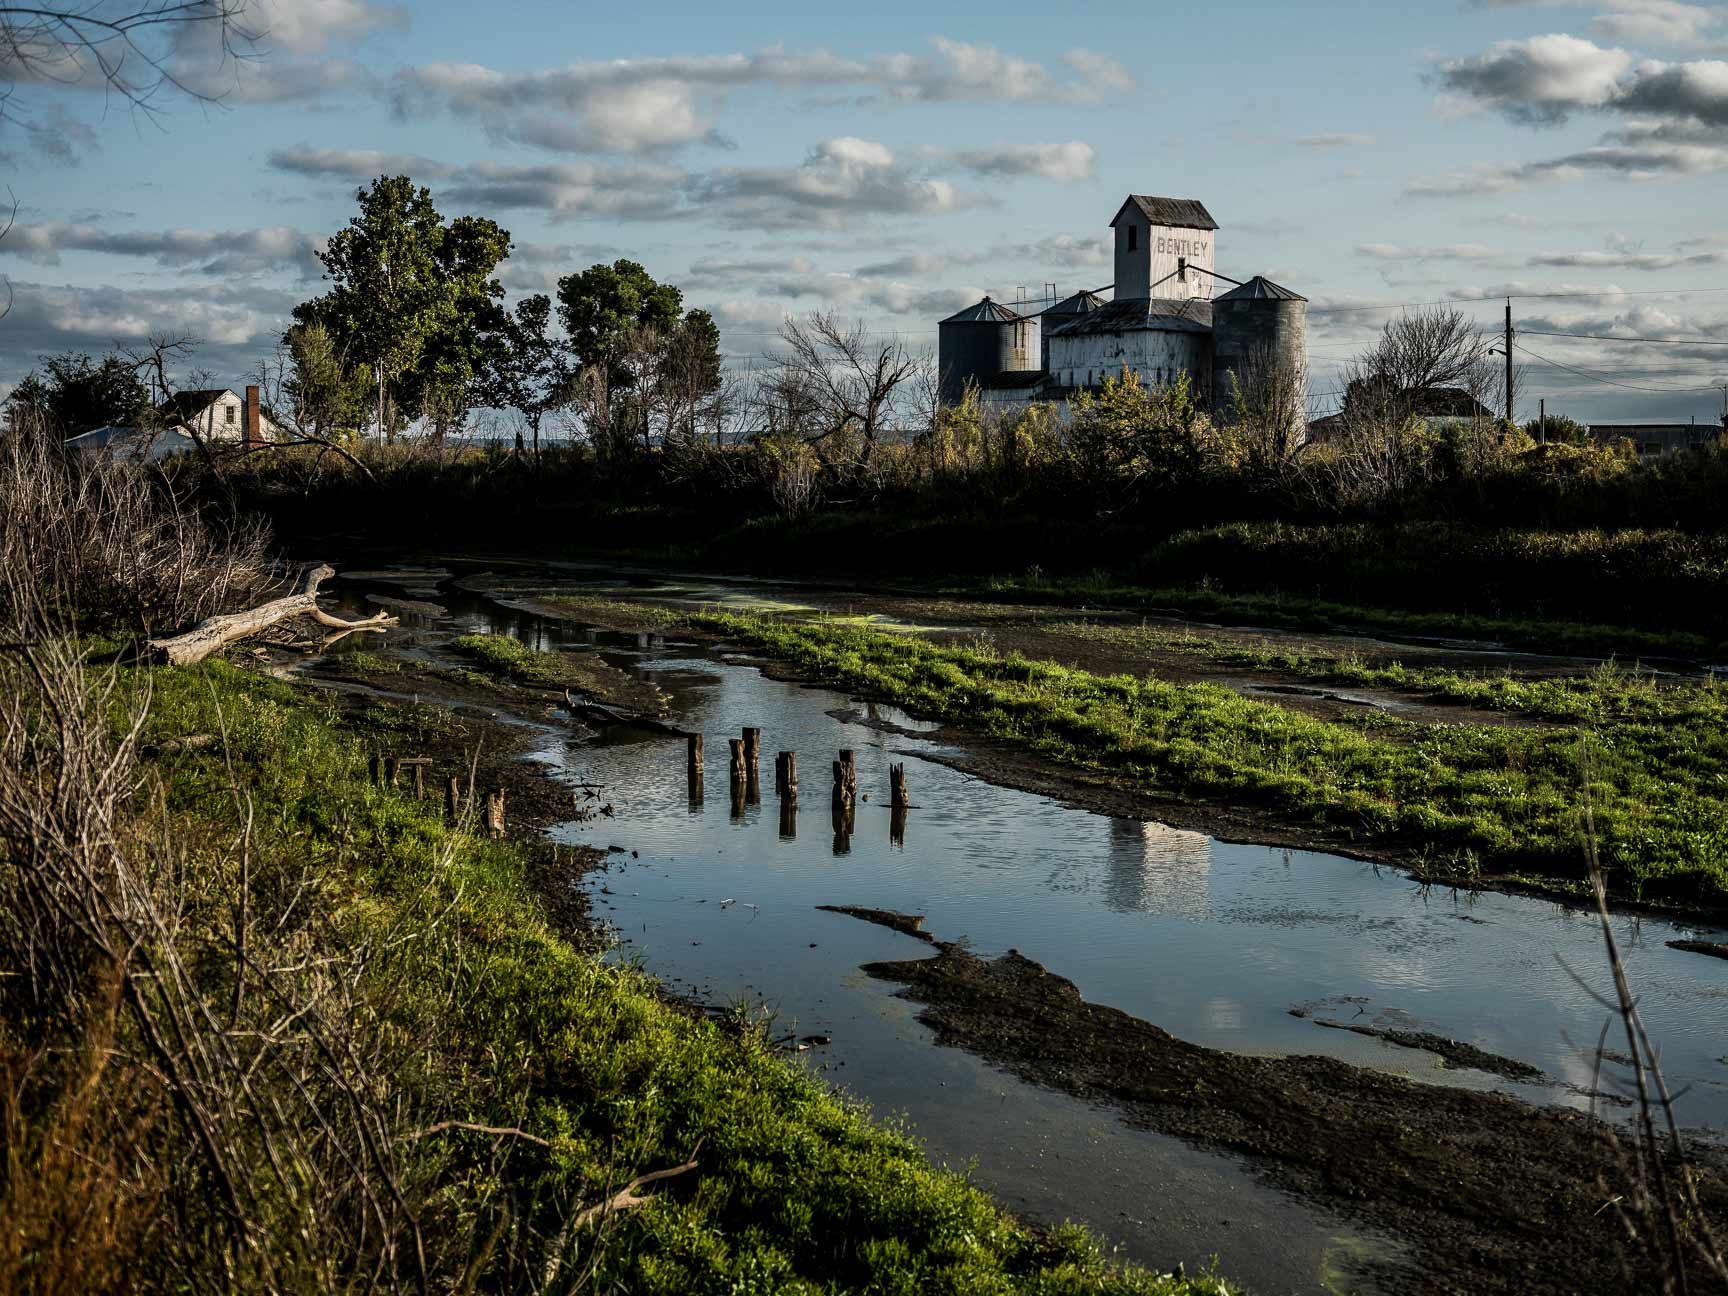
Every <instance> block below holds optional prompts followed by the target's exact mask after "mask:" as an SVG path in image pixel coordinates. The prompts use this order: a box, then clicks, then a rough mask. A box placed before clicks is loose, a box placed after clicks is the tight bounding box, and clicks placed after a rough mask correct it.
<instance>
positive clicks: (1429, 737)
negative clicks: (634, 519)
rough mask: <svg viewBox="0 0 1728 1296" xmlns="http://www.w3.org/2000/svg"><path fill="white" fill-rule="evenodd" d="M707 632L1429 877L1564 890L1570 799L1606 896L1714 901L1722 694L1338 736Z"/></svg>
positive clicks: (1198, 694) (910, 657)
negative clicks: (1499, 879) (1381, 851)
mask: <svg viewBox="0 0 1728 1296" xmlns="http://www.w3.org/2000/svg"><path fill="white" fill-rule="evenodd" d="M695 621H696V623H697V624H699V625H701V626H702V627H704V628H705V629H708V630H710V631H712V632H715V633H718V634H722V635H725V636H727V637H729V638H733V639H736V640H739V641H741V642H743V643H746V644H749V645H751V646H752V647H755V648H758V649H760V650H763V651H765V652H767V653H770V654H772V655H774V656H776V657H780V658H783V659H785V660H787V661H789V662H791V663H793V664H794V665H796V666H797V667H798V668H800V669H801V670H804V671H807V672H809V673H811V674H813V675H817V676H820V677H822V678H825V679H829V680H833V681H835V682H837V683H839V684H841V685H843V686H845V687H847V688H852V689H857V690H859V691H862V692H865V693H868V694H870V695H872V696H876V697H881V698H884V699H887V700H890V701H893V702H897V703H899V704H901V705H903V706H906V707H907V708H909V709H911V710H913V711H915V712H917V713H919V714H922V715H926V716H931V717H935V718H939V719H943V720H948V721H953V722H955V723H958V724H962V725H964V726H966V727H967V728H969V729H972V730H974V731H976V732H981V733H984V734H987V735H990V736H992V737H997V738H1002V739H1007V740H1010V741H1012V742H1013V743H1015V744H1016V745H1017V746H1019V747H1021V748H1023V749H1025V750H1027V751H1031V752H1034V753H1036V754H1039V755H1041V756H1044V757H1047V758H1049V759H1052V760H1054V761H1056V762H1058V763H1061V764H1066V765H1072V766H1075V767H1079V768H1082V769H1086V770H1092V771H1099V772H1103V773H1106V774H1109V775H1111V776H1115V777H1119V778H1121V779H1124V780H1127V781H1129V782H1131V783H1133V784H1137V785H1140V786H1142V787H1144V788H1146V789H1147V790H1149V791H1153V792H1158V793H1163V794H1168V795H1175V796H1180V797H1183V798H1189V799H1194V800H1200V801H1209V802H1217V803H1224V804H1230V805H1246V806H1258V807H1263V808H1264V809H1265V810H1267V811H1269V812H1270V813H1272V814H1273V815H1275V816H1278V817H1282V818H1283V819H1285V820H1287V821H1290V822H1293V823H1299V824H1313V825H1317V826H1320V827H1323V828H1325V829H1327V830H1329V831H1331V832H1333V833H1336V834H1340V835H1342V836H1345V837H1347V838H1351V839H1358V840H1362V841H1364V842H1373V843H1375V844H1377V845H1388V844H1396V845H1400V846H1402V847H1404V848H1405V849H1407V850H1409V851H1410V852H1412V853H1413V854H1415V855H1417V856H1418V857H1421V858H1424V859H1425V860H1426V861H1427V863H1428V865H1429V867H1431V868H1433V869H1435V870H1436V871H1451V872H1454V873H1456V874H1462V875H1465V876H1470V875H1474V874H1477V873H1479V872H1481V871H1492V872H1513V873H1526V874H1540V875H1543V876H1546V877H1551V878H1552V877H1559V878H1575V877H1578V876H1579V875H1580V874H1581V872H1582V867H1581V851H1580V815H1579V811H1580V806H1581V804H1582V802H1583V797H1584V789H1585V787H1586V786H1588V789H1589V795H1590V800H1591V802H1592V805H1593V809H1594V816H1595V827H1596V832H1597V835H1598V840H1599V845H1600V849H1601V851H1602V855H1603V859H1604V862H1605V864H1606V865H1607V867H1608V869H1609V876H1610V880H1611V882H1612V884H1613V885H1614V886H1615V887H1616V889H1617V890H1619V891H1621V892H1622V893H1625V894H1630V895H1634V896H1638V897H1642V898H1645V899H1651V900H1657V899H1661V900H1669V901H1680V902H1696V903H1703V904H1708V905H1721V904H1723V903H1725V902H1728V695H1724V694H1721V693H1718V692H1717V691H1716V690H1713V689H1692V690H1686V691H1683V692H1676V693H1673V694H1666V693H1664V694H1656V693H1654V692H1653V691H1651V690H1650V689H1648V687H1647V686H1645V685H1642V684H1639V683H1637V682H1635V681H1630V680H1624V679H1622V678H1620V677H1613V676H1607V677H1603V679H1602V680H1601V681H1599V682H1596V683H1591V682H1588V681H1586V682H1582V683H1578V684H1575V685H1571V686H1556V687H1561V688H1571V689H1575V690H1578V691H1577V692H1576V693H1565V694H1561V695H1556V696H1553V697H1550V695H1549V693H1548V692H1547V691H1545V689H1546V687H1547V686H1544V685H1539V684H1530V685H1515V684H1512V683H1510V682H1506V683H1503V684H1502V683H1494V682H1489V683H1486V684H1484V685H1483V687H1484V688H1486V689H1488V690H1489V691H1490V693H1493V694H1495V695H1497V696H1498V698H1499V700H1500V701H1501V702H1502V703H1505V702H1508V701H1524V702H1527V703H1528V704H1529V705H1530V706H1532V707H1533V708H1538V709H1539V708H1540V707H1542V706H1554V707H1564V708H1570V709H1573V710H1576V711H1578V712H1580V713H1581V714H1584V715H1586V716H1587V717H1588V718H1589V720H1590V723H1589V724H1588V725H1587V726H1585V727H1580V728H1567V729H1547V728H1529V727H1525V728H1519V727H1508V726H1471V725H1419V724H1413V723H1409V722H1405V721H1400V720H1396V719H1393V718H1391V717H1387V716H1380V715H1374V716H1369V717H1365V718H1364V719H1362V720H1361V721H1360V722H1358V723H1354V724H1338V723H1331V722H1328V721H1324V720H1318V719H1314V718H1312V717H1309V716H1306V715H1302V714H1299V713H1295V712H1292V711H1289V710H1287V709H1285V708H1282V707H1279V706H1276V705H1274V704H1272V703H1268V702H1260V701H1254V700H1250V699H1247V698H1244V697H1242V696H1240V695H1239V694H1237V693H1235V692H1232V691H1231V690H1229V689H1226V688H1223V687H1221V686H1216V685H1210V684H1170V683H1165V682H1163V681H1161V680H1158V679H1155V678H1150V677H1148V678H1134V677H1132V676H1126V675H1123V676H1114V677H1108V678H1106V677H1100V676H1097V675H1092V674H1088V673H1086V672H1084V671H1078V670H1069V669H1066V668H1064V667H1061V666H1057V665H1053V664H1051V663H1048V662H1037V661H1028V660H1025V659H1024V658H1021V657H1018V656H1002V655H1000V654H998V653H996V652H994V651H992V650H990V649H988V648H984V647H971V648H965V647H939V646H936V645H932V644H930V643H927V642H923V641H920V640H916V639H911V638H908V637H906V636H902V635H885V634H880V633H873V632H871V631H868V630H864V629H859V628H855V627H844V626H833V625H824V624H819V623H818V624H803V625H798V624H790V623H785V622H778V621H773V620H769V619H766V618H760V617H741V616H733V615H727V614H706V615H702V616H699V617H697V618H695Z"/></svg>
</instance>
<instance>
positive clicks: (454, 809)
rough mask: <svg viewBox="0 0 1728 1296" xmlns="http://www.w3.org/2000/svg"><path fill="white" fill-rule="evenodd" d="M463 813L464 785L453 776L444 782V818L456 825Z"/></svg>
mask: <svg viewBox="0 0 1728 1296" xmlns="http://www.w3.org/2000/svg"><path fill="white" fill-rule="evenodd" d="M461 813H462V784H461V781H460V780H459V779H457V777H456V776H455V775H454V774H452V775H451V776H450V777H449V778H448V779H446V780H445V781H444V817H445V818H446V819H448V820H449V821H450V822H451V823H455V822H456V820H457V818H458V817H459V816H460V815H461Z"/></svg>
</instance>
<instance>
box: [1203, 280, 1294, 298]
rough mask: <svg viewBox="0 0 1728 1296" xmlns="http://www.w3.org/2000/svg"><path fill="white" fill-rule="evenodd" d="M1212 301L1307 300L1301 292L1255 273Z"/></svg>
mask: <svg viewBox="0 0 1728 1296" xmlns="http://www.w3.org/2000/svg"><path fill="white" fill-rule="evenodd" d="M1213 300H1214V301H1221V302H1225V301H1307V300H1308V299H1307V298H1306V297H1304V296H1302V294H1301V293H1293V292H1291V291H1290V290H1289V289H1288V288H1281V287H1279V286H1278V285H1277V284H1275V283H1273V282H1272V281H1271V280H1270V279H1268V278H1266V276H1264V275H1255V276H1254V277H1253V278H1252V279H1250V280H1249V281H1248V282H1247V283H1245V284H1239V285H1237V286H1236V287H1235V288H1232V289H1231V290H1230V291H1229V292H1227V293H1225V294H1224V295H1223V296H1222V297H1215V298H1213Z"/></svg>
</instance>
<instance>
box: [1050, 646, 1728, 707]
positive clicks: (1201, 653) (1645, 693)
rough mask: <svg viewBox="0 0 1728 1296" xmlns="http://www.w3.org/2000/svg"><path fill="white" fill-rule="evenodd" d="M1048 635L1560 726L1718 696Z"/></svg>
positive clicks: (1588, 676)
mask: <svg viewBox="0 0 1728 1296" xmlns="http://www.w3.org/2000/svg"><path fill="white" fill-rule="evenodd" d="M1046 628H1047V629H1049V630H1050V631H1051V632H1052V633H1055V634H1063V635H1072V636H1074V637H1075V638H1080V639H1089V640H1093V641H1095V642H1100V643H1108V644H1115V645H1122V646H1127V647H1133V648H1140V649H1143V650H1151V651H1162V652H1173V653H1180V654H1183V655H1186V656H1194V657H1203V658H1205V659H1206V660H1208V661H1213V662H1217V663H1220V664H1223V665H1230V666H1245V667H1249V668H1251V669H1257V670H1270V671H1278V672H1280V673H1282V674H1285V675H1294V676H1296V677H1297V678H1300V679H1308V680H1314V681H1316V682H1318V683H1326V684H1344V685H1353V686H1356V687H1359V688H1384V689H1396V690H1399V691H1401V692H1408V693H1424V694H1428V695H1429V696H1431V697H1433V698H1435V699H1436V700H1439V701H1444V702H1451V703H1456V704H1458V705H1460V706H1471V707H1477V708H1480V709H1482V710H1485V711H1513V712H1522V713H1524V714H1527V715H1532V716H1537V717H1540V718H1542V719H1545V720H1554V721H1559V722H1565V723H1579V722H1597V721H1606V720H1641V721H1658V722H1659V721H1666V720H1682V721H1684V720H1687V719H1688V718H1690V717H1693V716H1695V715H1697V714H1698V713H1699V712H1700V708H1702V711H1703V714H1704V715H1705V716H1706V717H1708V716H1713V715H1715V714H1717V713H1718V712H1717V710H1716V707H1717V704H1718V703H1719V701H1720V698H1721V694H1720V693H1719V691H1718V688H1717V686H1716V684H1715V683H1714V681H1707V682H1706V683H1705V684H1703V685H1701V686H1693V685H1690V684H1667V685H1662V686H1658V684H1657V682H1656V677H1655V676H1654V675H1652V674H1649V673H1646V672H1643V671H1640V670H1639V669H1638V668H1637V666H1636V665H1635V664H1634V665H1633V666H1631V667H1622V666H1619V665H1618V664H1616V663H1613V662H1604V663H1603V664H1602V665H1600V666H1598V667H1597V668H1596V669H1595V670H1592V671H1589V672H1587V673H1585V674H1581V675H1560V676H1552V677H1546V678H1534V679H1519V678H1517V677H1515V676H1513V675H1512V674H1510V673H1509V672H1501V673H1496V674H1488V673H1481V672H1478V673H1470V672H1466V671H1456V670H1447V669H1443V668H1439V667H1412V666H1406V665H1405V664H1404V663H1403V662H1399V661H1388V662H1379V663H1376V662H1371V661H1368V660H1365V659H1364V658H1363V657H1361V656H1360V655H1349V656H1344V657H1328V656H1325V655H1323V654H1318V653H1302V652H1289V651H1285V652H1279V651H1274V650H1272V649H1268V648H1261V647H1255V646H1252V645H1249V644H1242V643H1231V642H1226V641H1224V640H1220V639H1213V638H1210V637H1208V636H1205V635H1195V634H1191V633H1185V632H1182V631H1175V630H1169V629H1166V628H1164V627H1161V626H1120V625H1101V624H1099V623H1097V622H1091V621H1062V622H1057V623H1054V624H1052V625H1049V626H1048V627H1046Z"/></svg>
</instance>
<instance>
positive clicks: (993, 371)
mask: <svg viewBox="0 0 1728 1296" xmlns="http://www.w3.org/2000/svg"><path fill="white" fill-rule="evenodd" d="M936 338H937V347H936V349H937V363H938V364H939V365H940V366H941V370H942V399H943V400H944V401H948V402H950V403H952V402H955V401H958V400H959V399H960V398H961V397H962V396H963V395H964V394H965V392H966V384H967V383H969V382H970V383H976V384H977V385H978V386H980V387H988V386H990V384H991V383H992V381H994V380H995V379H996V378H997V377H998V376H999V375H1001V374H1005V373H1016V372H1022V371H1024V370H1028V369H1035V368H1037V364H1036V357H1037V356H1038V354H1039V347H1038V321H1037V320H1036V319H1027V318H1026V317H1025V316H1023V315H1020V314H1018V313H1017V312H1015V311H1013V310H1010V309H1009V308H1008V307H1006V306H1004V305H1002V304H1001V303H1000V302H995V301H991V300H990V298H988V297H986V298H984V300H983V301H981V302H979V303H978V304H977V305H975V306H968V307H967V308H966V309H965V310H963V311H957V312H955V313H954V314H953V315H950V316H949V317H948V318H947V319H945V320H943V321H942V322H941V323H940V324H938V325H937V326H936Z"/></svg>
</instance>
